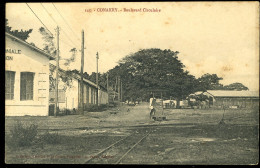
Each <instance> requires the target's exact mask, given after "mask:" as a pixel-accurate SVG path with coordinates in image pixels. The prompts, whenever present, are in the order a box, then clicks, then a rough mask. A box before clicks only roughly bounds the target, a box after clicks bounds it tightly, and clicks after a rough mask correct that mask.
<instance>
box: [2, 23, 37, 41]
mask: <svg viewBox="0 0 260 168" xmlns="http://www.w3.org/2000/svg"><path fill="white" fill-rule="evenodd" d="M32 30H33V29H29V30H23V29H21V30H12V27H10V26H8V19H5V32H7V33H10V34H12V35H14V36H15V37H18V38H20V39H22V40H24V41H25V40H27V39H28V38H29V37H30V36H29V34H30V33H31V32H32Z"/></svg>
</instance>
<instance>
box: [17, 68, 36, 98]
mask: <svg viewBox="0 0 260 168" xmlns="http://www.w3.org/2000/svg"><path fill="white" fill-rule="evenodd" d="M33 79H34V73H33V72H21V92H20V93H21V94H20V99H21V100H33Z"/></svg>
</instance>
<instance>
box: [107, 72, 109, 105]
mask: <svg viewBox="0 0 260 168" xmlns="http://www.w3.org/2000/svg"><path fill="white" fill-rule="evenodd" d="M108 87H109V86H108V73H107V102H108V104H109V90H108Z"/></svg>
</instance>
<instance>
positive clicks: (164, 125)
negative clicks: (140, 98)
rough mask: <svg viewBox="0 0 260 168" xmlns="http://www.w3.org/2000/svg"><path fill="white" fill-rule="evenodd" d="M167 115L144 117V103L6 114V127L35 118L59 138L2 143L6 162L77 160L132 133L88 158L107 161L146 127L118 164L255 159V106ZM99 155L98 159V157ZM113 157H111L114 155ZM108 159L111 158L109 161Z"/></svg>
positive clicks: (146, 112)
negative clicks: (15, 145)
mask: <svg viewBox="0 0 260 168" xmlns="http://www.w3.org/2000/svg"><path fill="white" fill-rule="evenodd" d="M164 112H165V114H166V116H167V120H166V121H162V122H158V121H153V120H150V118H149V108H148V103H143V104H140V105H137V106H121V107H119V108H115V109H111V110H108V111H105V112H88V113H86V114H85V115H84V116H78V115H75V116H63V117H57V118H55V117H28V116H27V117H6V132H7V133H8V129H10V128H12V125H13V124H14V122H15V121H16V120H18V119H19V120H22V121H24V122H28V123H37V124H38V126H39V129H40V132H41V130H42V131H43V130H45V129H50V130H51V131H53V132H58V133H59V135H60V136H61V137H62V138H61V142H60V143H59V144H55V145H44V147H39V146H30V147H22V148H19V149H16V150H11V149H10V148H9V147H8V146H6V162H7V163H69V164H71V163H77V164H84V163H85V162H86V160H88V159H89V158H91V157H95V154H96V153H98V152H99V151H101V150H103V149H105V148H107V147H108V146H110V145H111V144H113V143H115V142H116V141H118V140H120V139H122V138H124V137H127V136H132V137H133V139H135V140H130V139H127V141H124V143H121V146H118V147H117V148H113V150H111V151H107V153H105V154H103V155H102V156H101V158H100V157H99V158H98V157H97V158H95V159H96V160H94V163H95V164H101V163H111V162H109V161H114V160H113V159H115V158H116V157H117V155H118V153H119V151H120V155H122V153H124V152H123V151H124V150H127V149H128V148H129V147H131V146H133V144H135V143H136V141H137V140H138V139H139V138H138V137H139V136H140V137H142V135H146V133H147V131H150V130H152V132H151V133H150V134H149V135H148V136H147V137H146V138H144V139H143V140H142V141H141V142H140V143H139V144H138V145H136V146H135V148H134V149H133V150H132V151H131V152H129V153H128V154H127V155H126V156H125V157H124V158H123V159H122V161H121V162H120V163H121V164H185V165H186V164H191V165H196V164H204V165H205V164H206V165H208V164H217V165H221V164H229V165H230V164H235V165H236V164H245V165H248V164H256V163H258V162H259V160H258V156H259V150H258V148H259V139H258V129H259V126H258V124H259V113H258V111H257V110H256V111H255V110H243V109H242V110H227V111H225V115H224V117H225V120H224V121H225V124H223V125H220V124H219V121H220V120H221V119H222V117H223V110H212V109H210V110H193V109H171V110H165V111H164ZM100 160H102V162H101V161H100ZM115 160H116V159H115ZM112 164H113V162H112Z"/></svg>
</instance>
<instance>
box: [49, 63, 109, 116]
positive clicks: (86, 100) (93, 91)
mask: <svg viewBox="0 0 260 168" xmlns="http://www.w3.org/2000/svg"><path fill="white" fill-rule="evenodd" d="M50 66H51V67H52V68H55V65H53V64H50ZM59 71H60V73H61V74H62V73H63V74H64V75H65V76H66V71H65V70H62V69H59ZM69 77H70V79H71V81H70V86H69V87H68V86H66V84H65V83H64V82H63V81H62V80H61V78H60V79H59V94H58V100H59V101H58V107H59V109H60V110H70V111H72V110H73V109H75V110H78V108H79V102H80V80H81V77H80V75H78V74H75V73H72V74H70V75H69ZM64 88H65V89H64ZM97 88H98V89H97ZM97 91H98V104H99V105H105V104H108V93H107V90H106V89H105V88H103V87H101V86H100V85H99V87H98V86H97V84H95V83H94V82H91V81H90V80H87V79H85V78H84V79H83V104H84V109H87V108H88V107H89V106H90V105H96V104H97V98H96V95H97ZM54 100H55V93H54V91H50V104H54Z"/></svg>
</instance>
